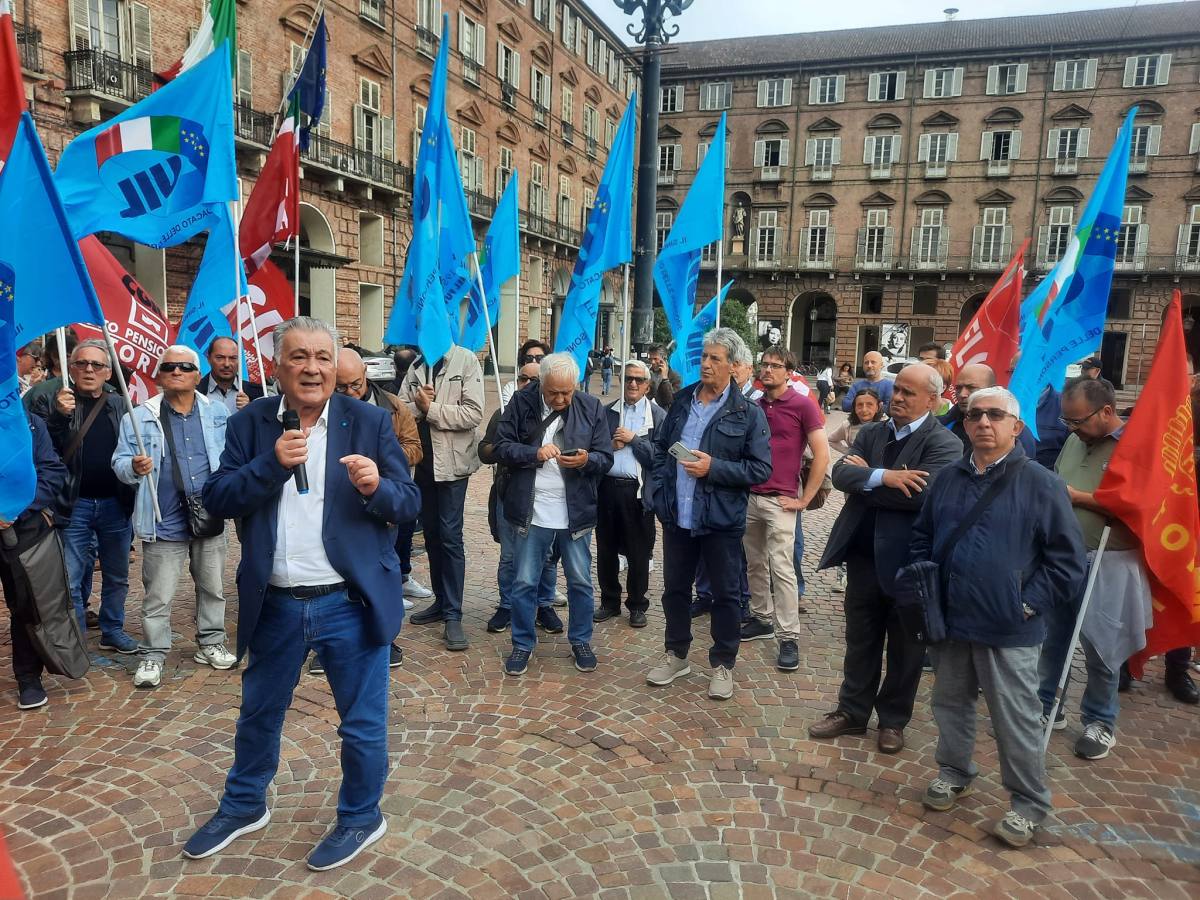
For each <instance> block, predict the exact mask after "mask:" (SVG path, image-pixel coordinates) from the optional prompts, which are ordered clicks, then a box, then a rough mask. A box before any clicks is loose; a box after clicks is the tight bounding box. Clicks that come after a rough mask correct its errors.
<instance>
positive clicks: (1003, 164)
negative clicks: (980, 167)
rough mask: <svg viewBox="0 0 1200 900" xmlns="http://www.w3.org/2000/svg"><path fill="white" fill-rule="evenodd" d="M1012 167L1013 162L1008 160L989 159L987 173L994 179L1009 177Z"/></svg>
mask: <svg viewBox="0 0 1200 900" xmlns="http://www.w3.org/2000/svg"><path fill="white" fill-rule="evenodd" d="M1011 167H1012V166H1011V161H1010V160H1007V159H989V160H988V161H987V173H988V176H989V177H992V178H1003V177H1005V176H1007V175H1008V173H1009V170H1010V169H1011Z"/></svg>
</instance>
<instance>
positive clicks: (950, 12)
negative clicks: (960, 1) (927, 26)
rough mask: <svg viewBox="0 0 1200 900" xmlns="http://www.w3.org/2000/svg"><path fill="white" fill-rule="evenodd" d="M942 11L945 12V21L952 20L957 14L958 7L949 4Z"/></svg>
mask: <svg viewBox="0 0 1200 900" xmlns="http://www.w3.org/2000/svg"><path fill="white" fill-rule="evenodd" d="M942 12H944V13H945V14H946V21H947V22H953V21H954V19H955V17H956V16H958V7H956V6H951V7H948V8H946V9H943V10H942Z"/></svg>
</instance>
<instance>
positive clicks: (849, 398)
mask: <svg viewBox="0 0 1200 900" xmlns="http://www.w3.org/2000/svg"><path fill="white" fill-rule="evenodd" d="M895 387H896V382H894V381H892V379H890V378H880V379H879V380H878V381H868V380H867V379H866V378H860V379H859V380H858V381H856V382H854V384H852V385H850V390H849V391H847V392H846V396H845V397H843V398H842V412H850V411H851V410H852V409H854V397H855V395H856V394H857V393H858V392H859V391H861V390H863V389H865V388H870V389H871V390H873V391H874V392H875V393H877V394H878V395H879V402H880V403H881V404H882V405H883V411H884V412H887V411H888V407H889V406H890V405H891V403H892V390H893V389H894V388H895Z"/></svg>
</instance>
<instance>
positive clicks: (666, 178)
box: [658, 169, 675, 184]
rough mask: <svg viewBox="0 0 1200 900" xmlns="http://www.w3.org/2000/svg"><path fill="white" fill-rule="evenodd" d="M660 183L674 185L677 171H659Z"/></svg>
mask: <svg viewBox="0 0 1200 900" xmlns="http://www.w3.org/2000/svg"><path fill="white" fill-rule="evenodd" d="M658 183H659V184H674V183H675V170H674V169H667V170H666V171H665V172H664V171H663V170H662V169H659V170H658Z"/></svg>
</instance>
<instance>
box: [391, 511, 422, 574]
mask: <svg viewBox="0 0 1200 900" xmlns="http://www.w3.org/2000/svg"><path fill="white" fill-rule="evenodd" d="M416 530H417V523H416V520H415V519H414V520H413V521H411V522H401V523H400V524H399V525H397V526H396V555H397V556H398V557H400V573H401V574H402V575H403V576H404V577H405V578H408V576H409V575H411V574H412V545H413V534H415V533H416Z"/></svg>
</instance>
